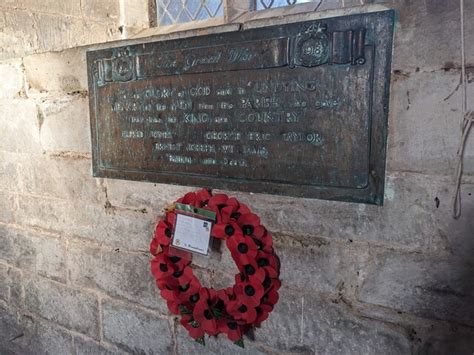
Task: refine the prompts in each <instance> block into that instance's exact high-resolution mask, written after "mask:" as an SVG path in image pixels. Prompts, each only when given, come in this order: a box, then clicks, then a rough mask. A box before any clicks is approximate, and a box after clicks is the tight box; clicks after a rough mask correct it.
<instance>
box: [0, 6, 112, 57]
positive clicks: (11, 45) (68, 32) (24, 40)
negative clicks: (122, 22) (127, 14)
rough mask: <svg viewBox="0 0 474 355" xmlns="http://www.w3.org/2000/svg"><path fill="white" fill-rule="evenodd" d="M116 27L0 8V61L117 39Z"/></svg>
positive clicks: (98, 22) (48, 14) (109, 24)
mask: <svg viewBox="0 0 474 355" xmlns="http://www.w3.org/2000/svg"><path fill="white" fill-rule="evenodd" d="M31 1H33V0H31ZM35 3H39V2H35ZM76 5H79V4H78V3H77V4H76ZM76 13H77V14H80V11H78V12H76ZM19 24H20V25H19ZM32 24H34V26H32ZM118 27H119V26H118V24H117V23H116V21H113V20H109V21H91V20H87V19H86V21H84V18H81V17H80V16H78V17H73V16H58V15H56V14H50V13H47V12H31V11H29V10H22V9H2V8H0V28H2V33H1V34H0V44H1V46H0V60H2V59H9V58H18V57H22V56H25V55H28V54H33V53H38V52H48V51H60V50H63V49H66V48H71V47H77V46H82V45H88V44H92V43H101V42H107V41H111V40H116V39H120V37H121V34H120V31H119V29H118Z"/></svg>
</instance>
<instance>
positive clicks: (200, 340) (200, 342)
mask: <svg viewBox="0 0 474 355" xmlns="http://www.w3.org/2000/svg"><path fill="white" fill-rule="evenodd" d="M196 343H199V344H201V345H202V346H206V342H205V341H204V337H200V338H199V339H196Z"/></svg>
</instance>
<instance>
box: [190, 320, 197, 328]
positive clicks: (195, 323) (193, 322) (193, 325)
mask: <svg viewBox="0 0 474 355" xmlns="http://www.w3.org/2000/svg"><path fill="white" fill-rule="evenodd" d="M189 325H190V326H191V327H193V328H199V323H198V322H196V321H195V320H192V321H191V322H189Z"/></svg>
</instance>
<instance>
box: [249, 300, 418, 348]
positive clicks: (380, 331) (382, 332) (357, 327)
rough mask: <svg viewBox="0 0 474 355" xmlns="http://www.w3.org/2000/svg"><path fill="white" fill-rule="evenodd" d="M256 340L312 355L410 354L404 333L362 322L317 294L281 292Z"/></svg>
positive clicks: (393, 328)
mask: <svg viewBox="0 0 474 355" xmlns="http://www.w3.org/2000/svg"><path fill="white" fill-rule="evenodd" d="M255 335H256V340H257V341H258V342H261V343H263V344H264V345H269V346H271V347H273V348H276V349H279V350H280V351H282V350H287V351H290V352H295V353H311V354H314V353H316V354H336V353H339V354H381V353H384V354H408V353H410V343H409V341H408V339H407V338H406V337H405V336H404V335H403V332H402V331H401V330H398V329H397V328H396V327H389V326H386V325H384V324H383V323H380V322H376V321H371V320H369V319H365V318H359V317H356V316H355V315H353V314H352V313H351V312H350V310H349V308H348V307H346V306H344V305H343V304H342V303H339V304H338V303H334V300H333V301H331V300H327V299H324V298H321V297H320V296H317V295H315V294H314V293H310V294H305V293H291V292H288V291H282V292H280V301H279V303H278V304H277V305H276V308H275V310H274V311H273V312H272V313H271V314H270V317H269V318H268V319H267V321H266V322H265V323H263V324H262V328H261V329H258V330H257V331H256V334H255Z"/></svg>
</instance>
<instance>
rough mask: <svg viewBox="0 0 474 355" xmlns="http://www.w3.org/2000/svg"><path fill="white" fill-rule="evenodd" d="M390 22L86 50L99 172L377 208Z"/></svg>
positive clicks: (349, 19)
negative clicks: (361, 203) (343, 202)
mask: <svg viewBox="0 0 474 355" xmlns="http://www.w3.org/2000/svg"><path fill="white" fill-rule="evenodd" d="M393 18H394V14H393V11H383V12H374V13H368V14H360V15H351V16H345V17H336V18H325V19H320V20H313V21H307V22H299V23H291V24H287V25H278V26H271V27H265V28H258V29H252V30H246V31H239V32H232V33H222V34H214V35H209V36H200V37H192V38H186V39H178V40H169V41H160V42H153V43H145V44H137V45H130V46H126V47H117V48H109V49H102V50H97V51H89V52H88V53H87V68H88V78H89V90H90V113H91V132H92V156H93V173H94V176H97V177H106V178H119V179H129V180H141V181H150V182H158V183H170V184H180V185H191V186H200V187H209V188H220V189H228V190H241V191H252V192H260V193H271V194H280V195H290V196H299V197H307V198H322V199H329V200H340V201H352V202H363V203H372V204H379V205H381V204H382V203H383V193H384V178H385V151H386V141H387V117H388V103H389V88H390V64H391V55H392V53H391V52H392V38H393V21H394V20H393Z"/></svg>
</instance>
